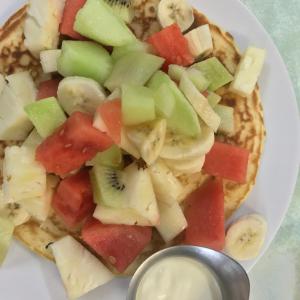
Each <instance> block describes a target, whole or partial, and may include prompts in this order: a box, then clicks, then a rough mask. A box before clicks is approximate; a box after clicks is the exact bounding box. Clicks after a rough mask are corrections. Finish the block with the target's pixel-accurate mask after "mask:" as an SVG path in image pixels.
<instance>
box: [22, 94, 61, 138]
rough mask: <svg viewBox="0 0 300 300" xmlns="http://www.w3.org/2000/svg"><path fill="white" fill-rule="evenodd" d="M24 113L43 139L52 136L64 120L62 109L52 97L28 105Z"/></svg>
mask: <svg viewBox="0 0 300 300" xmlns="http://www.w3.org/2000/svg"><path fill="white" fill-rule="evenodd" d="M25 111H26V113H27V115H28V117H29V119H30V120H31V122H32V123H33V125H34V126H35V128H36V130H37V132H38V134H39V135H40V136H41V137H43V138H46V137H47V136H49V135H50V134H52V133H53V132H54V130H55V129H56V128H58V127H59V126H60V125H62V124H63V123H64V122H65V120H66V116H65V114H64V112H63V110H62V108H61V107H60V105H59V104H58V102H57V100H56V99H55V98H54V97H51V98H47V99H43V100H40V101H36V102H34V103H32V104H29V105H27V106H26V107H25Z"/></svg>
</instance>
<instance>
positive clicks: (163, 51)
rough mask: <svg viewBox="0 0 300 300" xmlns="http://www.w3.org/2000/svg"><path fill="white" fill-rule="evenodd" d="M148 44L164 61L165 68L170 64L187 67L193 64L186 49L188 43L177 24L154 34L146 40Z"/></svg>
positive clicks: (192, 59)
mask: <svg viewBox="0 0 300 300" xmlns="http://www.w3.org/2000/svg"><path fill="white" fill-rule="evenodd" d="M148 42H149V43H150V44H151V45H152V46H153V47H154V49H155V50H156V52H157V53H158V55H159V56H161V57H163V58H165V59H166V63H165V65H166V66H168V65H170V64H176V65H180V66H188V65H190V64H192V63H193V62H194V58H193V56H192V55H191V53H190V50H189V48H188V42H187V40H186V39H185V37H184V36H183V34H182V33H181V31H180V28H179V27H178V25H177V24H173V25H170V26H168V27H166V28H164V29H163V30H161V31H159V32H157V33H154V34H153V35H151V36H150V37H149V38H148Z"/></svg>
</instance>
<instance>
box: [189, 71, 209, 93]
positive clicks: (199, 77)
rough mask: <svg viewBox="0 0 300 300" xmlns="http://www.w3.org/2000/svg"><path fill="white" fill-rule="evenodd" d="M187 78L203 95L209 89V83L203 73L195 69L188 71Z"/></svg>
mask: <svg viewBox="0 0 300 300" xmlns="http://www.w3.org/2000/svg"><path fill="white" fill-rule="evenodd" d="M187 76H188V78H189V79H190V80H191V81H192V82H193V84H194V85H195V87H196V88H197V89H198V91H199V92H201V93H202V92H204V91H205V90H206V89H207V88H208V87H209V81H208V80H207V79H206V78H205V77H204V75H203V74H202V72H201V71H199V70H197V69H195V68H190V69H187Z"/></svg>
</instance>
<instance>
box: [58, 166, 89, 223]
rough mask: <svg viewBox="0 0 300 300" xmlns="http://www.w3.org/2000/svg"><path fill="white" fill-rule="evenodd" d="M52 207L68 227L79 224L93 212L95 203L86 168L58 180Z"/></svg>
mask: <svg viewBox="0 0 300 300" xmlns="http://www.w3.org/2000/svg"><path fill="white" fill-rule="evenodd" d="M52 207H53V209H54V210H55V212H56V213H57V215H58V216H60V217H61V219H62V220H63V221H64V223H65V224H66V225H67V226H68V227H70V228H72V227H75V226H77V225H79V224H80V223H81V222H82V221H83V220H84V219H86V218H87V217H89V216H91V215H92V214H93V212H94V210H95V204H94V202H93V191H92V186H91V183H90V178H89V173H88V171H87V170H82V171H80V172H79V173H77V174H75V175H72V176H69V177H67V178H66V179H64V180H62V181H61V182H60V184H59V186H58V188H57V191H56V193H55V195H54V197H53V200H52Z"/></svg>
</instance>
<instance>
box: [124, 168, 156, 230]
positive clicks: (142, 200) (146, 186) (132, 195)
mask: <svg viewBox="0 0 300 300" xmlns="http://www.w3.org/2000/svg"><path fill="white" fill-rule="evenodd" d="M124 173H125V178H126V184H125V193H126V196H127V199H128V201H129V207H131V208H133V209H135V210H136V211H137V212H138V213H139V214H140V215H141V216H143V217H144V218H146V219H148V220H149V221H150V222H151V224H152V225H156V224H158V222H159V211H158V207H157V201H156V197H155V193H154V190H153V185H152V181H151V177H150V173H149V170H148V169H144V168H141V167H139V166H138V164H137V163H132V164H131V165H129V166H128V167H126V168H125V170H124Z"/></svg>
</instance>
